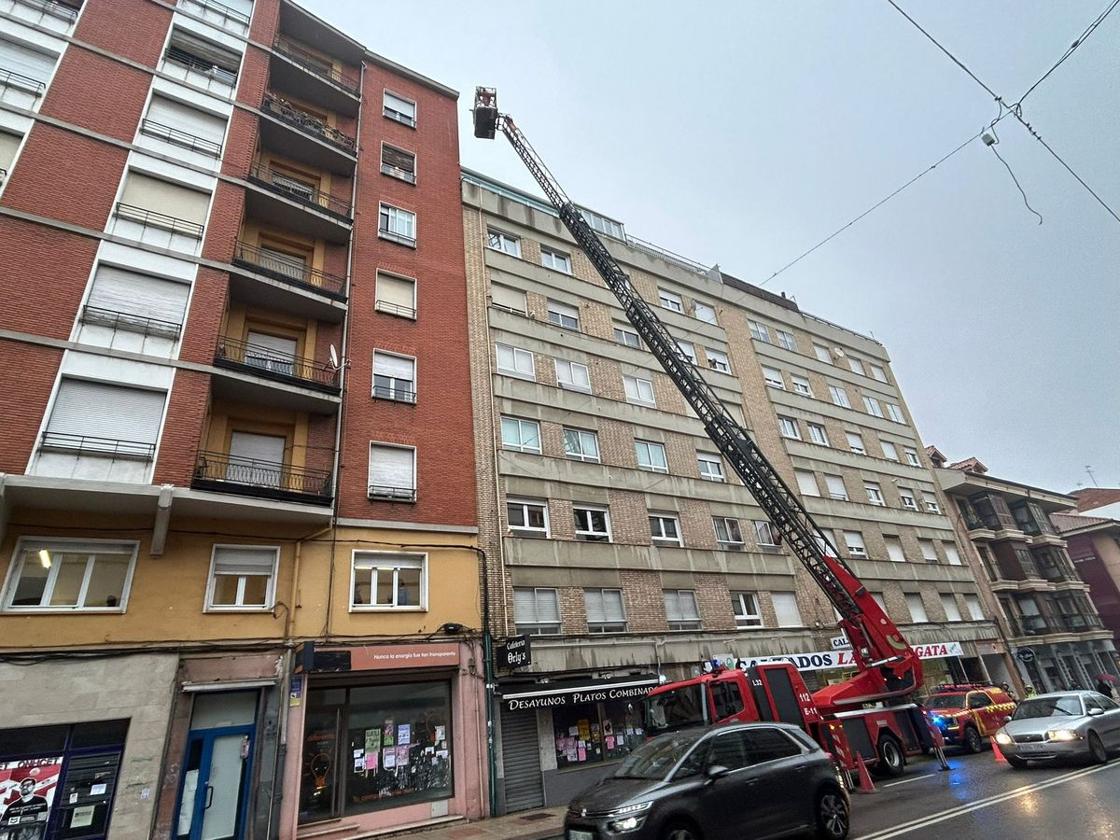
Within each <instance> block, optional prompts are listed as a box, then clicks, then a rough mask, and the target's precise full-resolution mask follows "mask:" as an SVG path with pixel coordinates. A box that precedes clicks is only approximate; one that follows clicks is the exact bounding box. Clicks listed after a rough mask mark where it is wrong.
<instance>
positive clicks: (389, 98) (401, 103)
mask: <svg viewBox="0 0 1120 840" xmlns="http://www.w3.org/2000/svg"><path fill="white" fill-rule="evenodd" d="M381 113H382V114H384V115H385V116H386V117H388V118H389V119H391V120H396V121H397V122H399V123H402V124H403V125H407V126H412V127H415V126H416V103H415V102H413V101H412V100H411V99H405V98H404V97H403V96H397V95H396V94H395V93H389V91H385V94H384V98H383V99H382V104H381Z"/></svg>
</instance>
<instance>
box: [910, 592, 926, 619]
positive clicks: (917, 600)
mask: <svg viewBox="0 0 1120 840" xmlns="http://www.w3.org/2000/svg"><path fill="white" fill-rule="evenodd" d="M906 608H907V609H908V610H910V620H911V621H912V622H914V623H915V624H922V623H924V622H927V621H929V616H928V615H926V607H925V604H923V603H922V596H921V595H920V594H918V593H917V592H907V593H906Z"/></svg>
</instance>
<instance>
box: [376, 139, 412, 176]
mask: <svg viewBox="0 0 1120 840" xmlns="http://www.w3.org/2000/svg"><path fill="white" fill-rule="evenodd" d="M381 174H382V175H388V176H389V177H390V178H399V179H400V180H402V181H407V182H408V183H410V184H415V183H416V155H414V154H413V153H412V152H406V151H405V150H404V149H398V148H396V147H395V146H390V145H388V144H386V143H382V144H381Z"/></svg>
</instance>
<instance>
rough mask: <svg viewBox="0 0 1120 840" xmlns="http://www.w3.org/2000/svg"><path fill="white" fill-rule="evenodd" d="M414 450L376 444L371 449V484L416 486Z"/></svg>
mask: <svg viewBox="0 0 1120 840" xmlns="http://www.w3.org/2000/svg"><path fill="white" fill-rule="evenodd" d="M413 454H414V453H413V450H411V449H400V448H398V447H392V446H374V447H372V448H371V450H370V465H369V478H370V484H376V485H380V486H384V487H403V488H409V489H411V488H414V487H415V486H416V484H415V482H414V481H413V474H412V462H413Z"/></svg>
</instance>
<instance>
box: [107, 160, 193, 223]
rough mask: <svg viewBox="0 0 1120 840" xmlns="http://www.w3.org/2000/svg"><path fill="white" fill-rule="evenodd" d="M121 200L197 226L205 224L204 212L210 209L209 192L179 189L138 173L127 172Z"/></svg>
mask: <svg viewBox="0 0 1120 840" xmlns="http://www.w3.org/2000/svg"><path fill="white" fill-rule="evenodd" d="M121 201H122V202H124V203H125V204H131V205H132V206H133V207H139V208H141V209H143V210H151V211H152V212H153V213H162V214H164V215H165V216H171V217H173V218H176V219H182V220H183V221H185V222H194V223H195V224H198V225H201V224H203V223H204V222H205V221H206V212H207V210H209V208H210V193H206V192H200V191H199V190H191V189H187V188H186V187H180V186H178V185H176V184H171V183H168V182H167V181H161V180H160V179H159V178H152V177H151V176H149V175H142V174H141V173H139V172H129V173H128V181H127V182H126V183H125V185H124V192H123V194H122V195H121Z"/></svg>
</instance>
